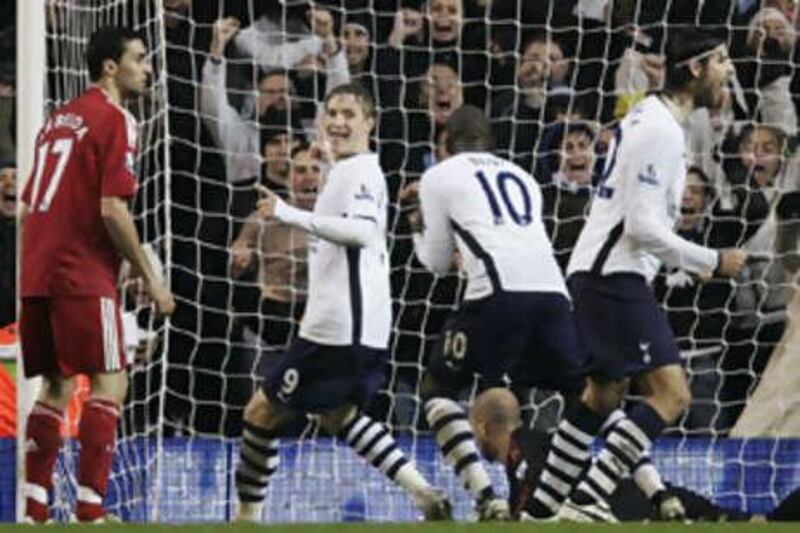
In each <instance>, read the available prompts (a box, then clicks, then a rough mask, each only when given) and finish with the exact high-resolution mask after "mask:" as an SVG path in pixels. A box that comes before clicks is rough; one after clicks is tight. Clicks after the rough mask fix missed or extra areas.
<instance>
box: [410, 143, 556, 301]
mask: <svg viewBox="0 0 800 533" xmlns="http://www.w3.org/2000/svg"><path fill="white" fill-rule="evenodd" d="M419 199H420V206H421V211H422V216H423V220H424V223H425V230H424V232H423V233H421V234H415V236H414V248H415V250H416V253H417V257H419V259H420V261H421V262H422V263H423V264H424V265H425V266H426V267H427V268H428V269H430V270H432V271H433V272H437V273H444V272H447V271H448V270H449V269H450V267H451V265H452V263H453V252H454V250H455V249H456V248H457V249H458V252H459V254H460V256H461V262H462V269H463V271H464V272H466V275H467V291H466V294H465V299H466V300H475V299H478V298H483V297H485V296H489V295H491V294H494V293H496V292H498V291H506V292H557V293H561V294H564V295H566V294H567V291H566V287H565V284H564V279H563V276H562V275H561V271H560V270H559V268H558V264H557V263H556V260H555V257H554V256H553V247H552V245H551V244H550V240H549V239H548V237H547V233H546V231H545V228H544V224H543V223H542V194H541V191H540V190H539V185H538V184H537V183H536V181H535V180H534V179H533V177H532V176H531V175H530V174H529V173H527V172H525V171H524V170H522V169H521V168H520V167H519V166H517V165H515V164H514V163H511V162H509V161H506V160H504V159H500V158H499V157H496V156H494V155H492V154H489V153H485V152H467V153H461V154H458V155H456V156H453V157H450V158H449V159H447V160H445V161H443V162H442V163H439V164H438V165H436V166H434V167H433V168H430V169H429V170H428V171H427V172H425V174H423V176H422V181H421V183H420V190H419Z"/></svg>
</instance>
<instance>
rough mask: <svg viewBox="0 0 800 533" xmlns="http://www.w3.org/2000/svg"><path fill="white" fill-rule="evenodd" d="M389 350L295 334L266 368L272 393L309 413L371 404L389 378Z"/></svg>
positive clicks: (271, 396) (281, 401) (269, 393)
mask: <svg viewBox="0 0 800 533" xmlns="http://www.w3.org/2000/svg"><path fill="white" fill-rule="evenodd" d="M387 362H388V352H387V351H386V350H378V349H374V348H369V347H366V346H327V345H322V344H316V343H314V342H310V341H307V340H305V339H301V338H299V337H296V338H295V339H294V340H292V342H291V344H290V345H289V348H288V349H287V350H286V352H285V353H284V354H283V356H282V357H281V359H280V360H279V361H278V363H277V364H276V365H274V366H272V367H271V368H269V369H267V370H266V375H265V376H264V383H263V385H262V388H263V390H264V393H265V394H266V395H267V397H268V398H269V399H270V400H272V401H274V402H277V403H279V404H281V405H285V406H287V407H289V408H291V409H294V410H296V411H300V412H304V413H323V412H326V411H331V410H333V409H336V408H338V407H341V406H343V405H347V404H350V405H354V406H356V407H362V408H363V407H366V405H367V404H368V402H369V401H370V400H371V399H372V397H373V396H374V395H375V393H377V392H378V391H379V390H380V389H381V387H383V385H384V384H385V382H386V370H387Z"/></svg>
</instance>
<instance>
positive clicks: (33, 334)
mask: <svg viewBox="0 0 800 533" xmlns="http://www.w3.org/2000/svg"><path fill="white" fill-rule="evenodd" d="M149 57H150V56H149V54H148V51H147V48H146V46H145V41H144V38H143V37H142V36H141V35H139V34H137V33H135V32H133V31H131V30H129V29H126V28H119V27H111V26H107V27H103V28H100V29H98V30H96V31H95V32H94V33H93V34H92V36H91V37H90V38H89V45H88V47H87V50H86V62H87V66H88V69H89V77H90V79H91V81H92V82H93V83H92V85H91V86H90V87H89V89H87V90H86V92H84V93H83V94H82V95H80V96H79V97H77V98H75V99H73V100H70V101H69V102H67V103H66V104H65V105H64V106H62V107H60V108H58V109H57V110H56V111H55V112H54V113H53V114H52V115H51V116H50V117H49V118H48V119H47V121H46V122H45V124H44V126H43V127H42V129H41V131H40V132H39V134H38V135H37V137H36V158H35V160H34V167H33V172H32V174H31V177H30V179H29V180H28V182H27V185H26V187H25V190H24V192H23V194H22V203H23V206H22V214H21V221H22V237H21V242H22V250H21V253H22V261H21V264H20V269H21V272H20V282H21V283H20V284H21V287H20V296H21V299H22V309H21V314H20V337H21V341H22V354H23V356H22V360H23V363H24V366H25V376H26V377H29V378H30V377H33V376H38V375H41V376H42V377H43V386H42V390H41V393H40V394H39V397H38V399H37V402H36V404H35V405H34V407H33V409H32V411H31V414H30V415H29V417H28V424H27V427H26V430H25V485H24V487H23V491H24V494H25V497H26V503H25V520H26V521H29V522H45V521H47V519H48V518H49V506H48V492H49V491H50V489H52V486H53V481H52V477H53V468H54V466H55V462H56V457H57V455H58V451H59V449H60V448H61V444H62V443H63V440H62V436H61V422H62V419H63V416H64V410H65V409H66V407H67V405H68V404H69V401H70V399H71V398H72V392H73V391H74V389H75V376H76V374H86V375H88V376H89V379H90V384H91V393H90V395H89V398H88V399H87V400H86V402H85V403H84V405H83V411H82V412H81V416H80V424H79V427H78V441H79V442H80V459H79V465H78V472H77V491H76V492H77V494H76V496H77V498H76V499H77V506H76V515H77V518H78V520H80V521H83V522H102V521H106V520H107V519H108V518H109V517H108V516H107V514H106V510H105V509H104V507H103V499H104V498H105V495H106V489H107V487H108V476H109V472H110V469H111V460H112V458H113V455H114V442H115V436H116V431H117V421H118V419H119V414H120V409H121V406H122V404H123V401H124V400H125V396H126V393H127V390H128V373H127V369H126V367H127V365H128V360H127V356H126V353H125V347H124V343H123V339H124V335H123V332H122V318H121V314H120V308H119V296H118V287H117V285H118V283H117V280H118V277H119V272H120V263H121V260H122V259H127V260H128V262H130V264H131V266H132V268H133V270H134V272H136V273H137V274H139V275H141V276H142V278H143V279H144V281H145V283H146V287H147V291H148V293H149V295H150V297H151V298H152V299H153V302H154V304H155V306H156V308H157V310H158V311H159V312H161V313H163V314H171V313H172V312H173V311H174V309H175V301H174V299H173V296H172V294H171V293H170V291H169V289H167V287H165V286H164V284H163V282H162V281H161V278H160V276H159V275H158V274H157V273H156V271H155V269H154V268H153V267H152V264H151V262H150V260H149V259H148V257H147V254H146V252H145V251H144V249H143V248H142V246H141V242H140V240H139V235H138V233H137V231H136V226H135V225H134V223H133V218H132V217H131V213H130V210H129V208H128V202H129V201H130V200H131V199H132V198H133V197H134V196H135V195H136V189H137V181H136V167H135V161H136V151H137V141H136V130H137V124H136V119H135V118H134V117H133V115H131V114H130V113H129V112H128V111H127V110H126V109H125V108H123V107H122V104H123V102H124V101H125V100H128V99H132V98H137V97H139V96H141V95H142V94H144V93H145V92H146V91H147V87H148V83H149V79H150V75H151V72H152V71H151V64H150V59H149Z"/></svg>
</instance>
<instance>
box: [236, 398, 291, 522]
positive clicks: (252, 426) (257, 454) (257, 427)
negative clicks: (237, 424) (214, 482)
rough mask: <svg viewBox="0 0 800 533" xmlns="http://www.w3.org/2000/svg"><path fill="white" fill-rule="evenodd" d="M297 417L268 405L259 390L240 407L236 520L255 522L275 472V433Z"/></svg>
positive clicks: (282, 407)
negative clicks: (243, 406) (240, 434)
mask: <svg viewBox="0 0 800 533" xmlns="http://www.w3.org/2000/svg"><path fill="white" fill-rule="evenodd" d="M297 416H298V415H297V414H296V413H295V412H294V411H292V410H290V409H288V408H286V407H284V406H281V405H279V404H276V403H274V402H271V401H270V400H269V398H267V396H266V395H265V394H264V392H263V391H262V390H261V389H258V390H256V392H255V394H253V397H252V398H251V399H250V402H249V403H248V404H247V406H246V407H245V408H244V420H243V426H244V427H243V429H242V445H241V449H240V451H239V466H238V467H237V468H236V490H237V492H238V494H239V509H238V510H237V512H236V520H237V521H246V522H259V521H260V520H261V514H262V510H263V506H264V498H265V497H266V494H267V486H268V485H269V480H270V478H271V477H272V475H273V474H274V473H275V471H276V470H277V469H278V464H279V462H280V455H279V449H278V432H279V430H280V428H281V427H282V426H283V425H284V424H286V423H287V422H289V421H290V420H292V419H293V418H295V417H297Z"/></svg>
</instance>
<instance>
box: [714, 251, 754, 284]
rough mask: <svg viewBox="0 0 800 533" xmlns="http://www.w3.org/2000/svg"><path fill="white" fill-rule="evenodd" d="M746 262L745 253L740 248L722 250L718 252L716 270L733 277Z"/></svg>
mask: <svg viewBox="0 0 800 533" xmlns="http://www.w3.org/2000/svg"><path fill="white" fill-rule="evenodd" d="M746 263H747V254H746V253H745V252H744V251H742V250H737V249H730V250H722V251H721V252H720V254H719V266H718V267H717V272H719V273H720V274H722V275H723V276H730V277H735V276H737V275H739V272H741V271H742V269H743V268H744V266H745V264H746Z"/></svg>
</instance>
